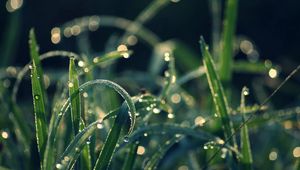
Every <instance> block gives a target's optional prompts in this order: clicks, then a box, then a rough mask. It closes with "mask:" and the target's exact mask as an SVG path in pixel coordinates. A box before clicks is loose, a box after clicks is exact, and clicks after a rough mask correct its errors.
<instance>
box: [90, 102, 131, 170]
mask: <svg viewBox="0 0 300 170" xmlns="http://www.w3.org/2000/svg"><path fill="white" fill-rule="evenodd" d="M127 119H128V108H127V106H126V104H125V103H123V104H122V106H121V109H120V113H119V114H118V115H117V117H116V119H115V121H114V124H113V126H112V128H111V130H110V132H109V134H108V137H107V138H106V140H105V143H104V146H103V148H102V150H101V152H100V155H99V157H98V159H97V161H96V165H95V167H94V170H99V169H101V170H104V169H108V167H109V164H110V162H111V159H112V156H113V154H114V152H115V149H116V146H117V143H118V140H119V138H120V134H121V130H122V128H123V127H124V124H125V123H126V121H127ZM126 138H127V137H124V140H127V139H126Z"/></svg>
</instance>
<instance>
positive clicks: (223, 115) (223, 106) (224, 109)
mask: <svg viewBox="0 0 300 170" xmlns="http://www.w3.org/2000/svg"><path fill="white" fill-rule="evenodd" d="M200 47H201V51H202V56H203V64H204V67H205V72H206V76H207V80H208V83H209V88H210V91H211V94H212V97H213V101H214V104H215V107H216V111H217V114H218V116H219V117H220V119H221V121H222V126H223V130H224V136H225V138H226V139H227V138H229V137H230V136H231V135H232V134H233V132H234V129H233V126H232V122H231V120H230V117H229V109H228V104H227V100H226V96H225V93H224V90H223V87H222V84H221V82H220V79H219V77H218V75H217V72H216V68H215V65H214V62H213V60H212V57H211V55H210V53H209V51H208V46H207V45H206V43H205V41H204V39H203V37H201V39H200ZM230 144H231V145H232V146H234V147H236V140H235V138H234V137H233V138H231V139H230Z"/></svg>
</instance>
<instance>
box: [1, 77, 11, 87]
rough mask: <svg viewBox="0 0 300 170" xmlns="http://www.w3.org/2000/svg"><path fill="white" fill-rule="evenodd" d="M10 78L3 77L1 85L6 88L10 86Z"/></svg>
mask: <svg viewBox="0 0 300 170" xmlns="http://www.w3.org/2000/svg"><path fill="white" fill-rule="evenodd" d="M10 84H11V83H10V80H9V79H5V80H4V81H3V86H4V87H5V88H8V87H9V86H10Z"/></svg>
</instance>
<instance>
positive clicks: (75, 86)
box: [68, 58, 81, 135]
mask: <svg viewBox="0 0 300 170" xmlns="http://www.w3.org/2000/svg"><path fill="white" fill-rule="evenodd" d="M68 87H69V97H70V99H71V118H72V127H73V133H74V135H76V134H77V133H78V132H79V124H80V117H81V116H80V115H81V114H80V111H81V109H80V106H81V105H80V94H79V93H75V92H76V91H78V90H79V81H78V75H77V71H76V67H75V62H74V58H71V59H70V65H69V83H68Z"/></svg>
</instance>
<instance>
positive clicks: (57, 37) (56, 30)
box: [51, 27, 61, 44]
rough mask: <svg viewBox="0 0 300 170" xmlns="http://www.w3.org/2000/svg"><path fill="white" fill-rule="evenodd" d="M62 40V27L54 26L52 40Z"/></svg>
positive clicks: (53, 41)
mask: <svg viewBox="0 0 300 170" xmlns="http://www.w3.org/2000/svg"><path fill="white" fill-rule="evenodd" d="M60 40H61V37H60V29H59V28H58V27H55V28H52V30H51V42H52V43H53V44H58V43H59V42H60Z"/></svg>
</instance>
